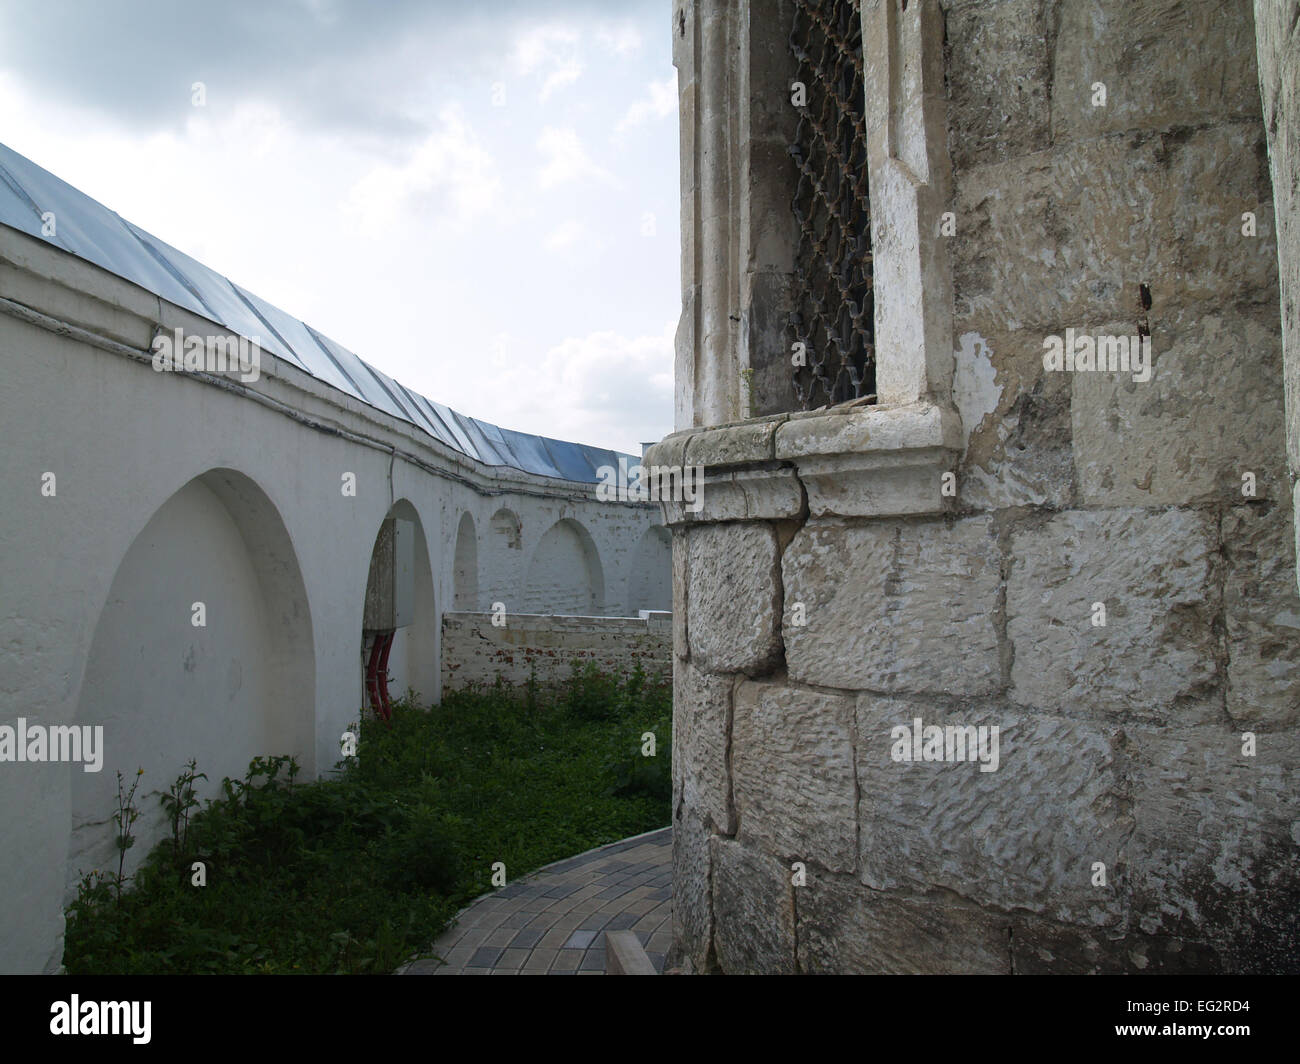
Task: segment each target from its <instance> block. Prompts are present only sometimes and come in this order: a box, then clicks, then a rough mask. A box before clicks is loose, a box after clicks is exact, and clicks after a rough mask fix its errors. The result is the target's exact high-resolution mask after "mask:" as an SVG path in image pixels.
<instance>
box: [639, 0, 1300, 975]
mask: <svg viewBox="0 0 1300 1064" xmlns="http://www.w3.org/2000/svg"><path fill="white" fill-rule="evenodd" d="M733 8H734V9H733ZM789 16H790V4H789V3H788V2H786V0H754V2H753V3H748V4H742V5H739V6H738V7H736V6H735V5H728V4H724V3H721V2H715V0H694V2H692V0H682V2H679V3H678V4H677V5H676V6H675V9H674V14H673V33H674V41H675V45H676V53H675V61H676V63H677V65H678V69H679V84H680V91H681V105H682V138H683V140H682V143H683V151H682V166H683V175H682V194H683V234H684V244H685V246H684V250H683V266H684V271H683V316H682V324H681V327H680V329H679V333H678V354H677V357H678V366H677V379H678V422H677V429H678V431H677V432H675V433H674V434H673V435H672V436H670V437H668V438H667V439H666V440H664V441H663V442H662V443H661V444H659V445H658V446H657V447H656V448H655V449H654V450H653V451H652V452H651V454H650V455H648V456H647V461H648V462H653V463H656V464H674V463H679V462H683V461H685V462H690V463H693V464H694V463H698V464H703V465H704V466H705V467H706V470H707V478H706V489H705V492H704V499H705V507H704V510H703V512H701V513H699V514H691V513H689V512H687V511H685V510H684V509H683V508H682V507H680V506H673V505H671V504H669V505H666V507H665V509H666V511H667V513H668V518H669V522H670V524H671V526H672V528H673V531H674V541H673V574H674V622H673V623H674V632H673V637H674V658H675V663H674V664H675V699H674V733H673V734H674V752H673V758H674V781H675V789H674V821H673V822H674V828H675V838H674V906H675V910H674V913H675V916H674V919H675V938H676V950H677V952H678V955H679V957H680V959H681V960H683V961H684V962H685V963H687V964H688V965H689V966H690V967H691V968H693V969H694V970H697V971H711V970H721V971H726V972H745V971H759V972H794V971H806V972H821V971H837V972H845V971H879V972H1035V971H1052V972H1075V971H1085V972H1086V971H1188V970H1192V971H1216V970H1230V971H1239V970H1266V971H1276V970H1295V969H1296V968H1297V967H1300V941H1298V939H1297V929H1296V920H1297V915H1296V914H1297V911H1298V910H1297V901H1300V859H1298V857H1297V854H1298V852H1300V797H1297V794H1296V789H1295V784H1294V781H1295V778H1296V765H1297V754H1300V733H1298V732H1297V725H1300V683H1298V682H1297V681H1298V679H1300V638H1297V636H1298V635H1300V596H1297V593H1296V579H1295V572H1294V565H1295V560H1294V553H1293V549H1292V545H1293V542H1294V538H1293V537H1294V532H1293V527H1292V516H1291V499H1290V487H1289V484H1288V480H1287V475H1286V444H1285V433H1284V416H1283V385H1282V380H1283V370H1282V358H1281V331H1280V327H1279V322H1280V314H1279V279H1278V267H1277V262H1278V258H1277V244H1276V236H1275V233H1276V228H1275V225H1274V217H1273V192H1272V186H1271V182H1270V176H1269V161H1268V156H1267V150H1266V133H1265V128H1264V124H1263V122H1262V120H1261V104H1260V88H1259V81H1258V76H1257V68H1256V61H1255V48H1256V38H1255V26H1254V20H1253V18H1252V12H1251V5H1250V3H1249V2H1247V0H1240V2H1234V3H1230V4H1223V3H1219V2H1209V0H1205V2H1201V0H1187V2H1183V3H1167V2H1157V0H1098V2H1094V3H1086V4H1084V3H1078V4H1076V3H1053V2H1047V0H1000V2H998V0H993V2H983V0H953V2H948V3H942V4H941V3H938V2H934V0H929V2H927V0H912V2H911V3H903V2H902V0H866V2H864V3H863V5H862V18H863V38H864V52H865V56H866V73H867V78H866V85H867V92H866V100H867V112H868V114H867V121H868V131H869V137H870V143H869V148H870V177H871V196H872V245H873V251H874V256H875V277H876V282H875V283H876V289H877V292H876V301H877V310H876V315H877V329H876V337H877V348H878V359H879V366H878V382H879V393H880V394H879V399H878V401H877V402H876V403H874V404H864V403H853V404H845V405H843V406H840V407H833V408H829V409H822V410H815V411H807V412H804V411H796V412H787V411H789V410H790V407H789V406H788V405H787V406H785V407H784V409H783V408H782V406H781V402H782V397H781V395H780V387H779V386H778V385H776V384H773V385H771V386H770V387H768V386H766V385H762V382H764V381H767V382H773V381H776V382H779V381H780V380H781V371H780V369H779V364H780V363H781V362H782V361H783V360H785V359H786V358H787V357H788V343H787V341H786V339H785V338H784V336H783V335H782V334H781V331H780V328H779V324H777V325H773V324H771V323H772V322H779V319H780V314H779V313H777V312H775V311H774V310H773V308H772V306H771V305H765V301H770V300H777V301H778V302H779V300H780V298H781V296H780V293H782V292H783V291H785V290H786V286H788V284H789V282H790V277H791V273H790V269H791V267H790V250H789V249H790V245H789V243H788V239H787V238H788V235H789V228H790V223H789V221H788V219H787V218H786V217H785V215H784V214H783V213H782V212H783V211H784V210H786V209H787V207H788V199H786V200H783V199H782V197H781V196H777V195H770V194H769V192H768V191H765V190H767V189H768V188H769V185H770V184H771V183H772V182H777V183H779V182H782V181H788V175H786V176H783V171H782V170H781V167H782V166H783V165H785V164H784V163H783V162H782V161H781V160H780V159H779V157H778V156H777V155H776V154H774V153H773V152H771V151H769V150H768V148H769V147H770V146H771V143H775V142H776V141H778V140H779V139H780V137H781V136H783V135H788V133H789V119H790V117H791V116H790V115H789V114H783V113H782V112H781V110H780V108H781V106H782V105H784V106H785V107H786V108H787V110H791V109H790V108H789V99H788V79H791V78H793V77H794V76H795V72H794V68H792V67H790V66H789V65H783V63H784V60H782V59H781V58H780V49H779V45H780V42H782V41H783V40H784V35H785V34H786V33H787V29H788V26H789ZM1096 83H1102V84H1104V86H1105V88H1106V102H1105V104H1104V105H1098V106H1095V105H1094V104H1093V99H1094V98H1095V95H1096V93H1095V85H1096ZM763 93H768V94H769V95H766V96H764V95H763ZM755 116H757V118H756V117H755ZM764 121H767V122H768V123H769V125H768V126H767V127H762V123H763V122H764ZM764 138H766V140H765V139H764ZM946 211H951V212H952V223H953V226H954V229H953V231H952V235H951V236H946V237H945V236H941V235H939V233H940V230H939V223H940V221H941V218H942V215H943V213H944V212H946ZM1244 212H1251V213H1252V214H1254V215H1255V217H1256V220H1257V230H1256V235H1254V236H1246V235H1244V234H1243V231H1242V226H1243V219H1242V215H1243V213H1244ZM756 234H761V235H762V239H759V238H758V237H757V236H756ZM783 234H784V235H783ZM783 241H785V242H784V243H783ZM1067 328H1074V329H1077V330H1079V331H1080V332H1089V333H1094V334H1108V335H1132V334H1143V335H1145V334H1146V333H1147V332H1148V331H1149V335H1150V341H1151V350H1152V352H1153V356H1154V372H1153V375H1152V377H1151V379H1150V380H1149V381H1147V382H1146V383H1138V382H1136V381H1134V380H1132V379H1131V376H1130V375H1128V374H1119V373H1112V372H1091V373H1089V372H1076V373H1064V372H1056V373H1053V372H1048V371H1046V370H1045V369H1044V368H1043V351H1044V346H1043V344H1044V338H1045V337H1047V336H1050V335H1064V333H1065V330H1066V329H1067ZM746 369H754V370H755V372H754V373H753V374H748V375H747V374H746V373H745V372H744V371H745V370H746ZM746 376H749V377H750V378H751V379H752V380H754V381H757V382H760V387H759V388H758V389H757V391H758V392H759V393H760V394H759V395H758V397H757V402H756V403H755V408H756V411H757V413H759V414H760V415H763V416H759V417H753V418H745V417H744V416H743V415H744V414H746V413H748V412H749V407H748V405H747V404H748V403H749V402H750V401H752V400H753V399H754V396H753V394H747V393H746V390H745V389H746V385H745V378H746ZM945 473H953V474H955V479H954V480H952V481H951V482H950V483H952V484H954V485H955V488H956V493H955V495H949V494H946V493H945V492H944V476H943V475H944V474H945ZM1246 473H1251V474H1253V475H1254V482H1255V494H1254V495H1253V496H1251V495H1249V494H1248V493H1243V484H1244V483H1245V482H1244V481H1243V474H1246ZM1098 603H1100V604H1102V606H1104V610H1105V624H1104V625H1097V624H1095V623H1094V621H1095V619H1096V618H1097V617H1098V613H1097V610H1096V604H1098ZM801 622H803V623H801ZM918 717H919V718H921V719H922V720H923V721H924V723H925V724H937V725H940V726H942V725H953V724H959V725H997V726H998V727H999V728H1000V754H1001V756H1000V763H999V766H998V768H997V770H996V771H992V772H981V771H980V770H979V766H978V765H975V764H972V763H969V762H967V763H944V762H922V763H907V762H899V761H894V760H893V759H892V758H891V729H892V728H894V727H895V726H898V725H909V726H910V724H911V722H912V721H913V719H914V718H918ZM1246 733H1251V734H1252V735H1253V737H1254V739H1253V742H1254V754H1253V756H1252V755H1250V754H1248V753H1245V752H1243V751H1244V748H1245V745H1246V743H1247V742H1248V740H1247V739H1246V738H1245V736H1246ZM796 862H801V863H802V864H803V865H804V867H805V869H806V883H805V884H804V885H801V886H800V885H794V883H793V882H792V880H793V879H795V878H797V877H796V876H795V873H794V871H792V865H794V864H795V863H796ZM1098 864H1104V866H1105V882H1104V885H1102V884H1101V882H1100V880H1099V876H1098V870H1097V866H1098Z"/></svg>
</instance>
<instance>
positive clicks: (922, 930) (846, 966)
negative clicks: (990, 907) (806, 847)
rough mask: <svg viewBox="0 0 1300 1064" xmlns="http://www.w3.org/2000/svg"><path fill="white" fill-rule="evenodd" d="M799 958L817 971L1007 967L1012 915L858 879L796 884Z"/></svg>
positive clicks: (958, 971)
mask: <svg viewBox="0 0 1300 1064" xmlns="http://www.w3.org/2000/svg"><path fill="white" fill-rule="evenodd" d="M795 890H796V895H795V896H796V899H797V905H798V910H799V965H800V968H801V969H802V970H803V971H805V972H808V973H810V974H828V975H837V974H873V975H875V974H881V975H973V974H985V975H1001V974H1007V973H1008V972H1009V970H1010V964H1009V958H1008V952H1007V925H1008V920H1007V918H1006V917H1004V916H999V915H998V914H996V913H988V912H984V911H982V910H980V909H977V908H975V907H974V906H966V905H962V906H958V905H954V904H952V903H951V902H950V901H948V900H941V899H939V898H924V899H916V900H913V899H904V898H899V897H897V896H894V895H891V894H888V893H885V892H882V891H876V890H870V889H868V888H866V887H864V886H862V884H861V883H859V882H857V881H856V880H854V879H850V878H848V877H845V876H830V875H823V874H820V873H819V874H816V875H809V877H808V883H807V885H806V886H803V887H796V888H795Z"/></svg>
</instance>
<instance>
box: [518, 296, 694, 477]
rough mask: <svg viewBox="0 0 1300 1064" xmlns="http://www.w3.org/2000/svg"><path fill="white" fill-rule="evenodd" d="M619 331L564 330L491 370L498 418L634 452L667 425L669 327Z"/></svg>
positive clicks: (666, 429)
mask: <svg viewBox="0 0 1300 1064" xmlns="http://www.w3.org/2000/svg"><path fill="white" fill-rule="evenodd" d="M675 327H676V323H675V322H668V323H667V324H666V325H665V326H664V328H663V331H662V332H660V333H658V334H651V335H647V336H623V335H621V334H619V333H617V332H612V331H603V332H593V333H588V334H587V335H586V336H570V337H567V338H566V339H564V340H562V341H561V342H560V343H558V344H556V345H555V346H554V347H552V348H551V349H550V350H548V351H547V352H546V354H545V355H544V356H543V357H542V359H541V360H540V364H538V363H535V362H534V363H516V364H515V366H514V367H513V368H512V369H509V370H507V371H506V372H505V373H502V374H500V375H499V376H498V378H497V384H496V385H495V386H494V389H493V391H494V394H495V395H496V396H498V403H499V407H498V410H497V411H495V413H496V414H497V415H498V423H499V424H502V425H508V426H510V427H511V428H515V429H520V430H522V431H525V432H536V433H540V434H542V435H546V436H554V435H556V432H557V429H558V428H559V426H557V424H556V420H555V413H554V412H555V410H557V409H563V410H564V411H565V419H564V425H563V430H562V432H563V435H564V438H566V439H572V440H582V441H585V442H589V443H601V444H604V445H605V446H611V447H617V448H619V449H620V450H624V451H628V452H630V453H632V454H640V453H641V449H640V444H642V443H646V442H649V441H650V440H658V439H661V438H663V437H664V436H665V435H667V434H668V433H669V432H671V431H672V419H673V331H674V329H675Z"/></svg>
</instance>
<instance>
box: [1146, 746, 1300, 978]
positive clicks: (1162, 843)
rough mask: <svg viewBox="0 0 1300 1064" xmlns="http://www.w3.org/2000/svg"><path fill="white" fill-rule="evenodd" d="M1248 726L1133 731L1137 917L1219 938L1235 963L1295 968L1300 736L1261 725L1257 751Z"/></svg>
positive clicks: (1169, 931)
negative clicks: (1248, 749) (1247, 743)
mask: <svg viewBox="0 0 1300 1064" xmlns="http://www.w3.org/2000/svg"><path fill="white" fill-rule="evenodd" d="M1242 730H1243V729H1240V728H1225V727H1223V726H1221V725H1217V724H1216V725H1209V726H1205V727H1197V728H1179V729H1156V728H1146V727H1133V728H1130V729H1128V731H1129V736H1130V740H1131V751H1130V753H1131V762H1132V769H1131V774H1132V801H1133V817H1134V820H1135V822H1136V829H1135V832H1134V836H1133V842H1132V846H1131V873H1130V875H1131V879H1132V884H1133V888H1132V889H1133V917H1134V924H1135V926H1137V927H1139V928H1140V929H1141V930H1142V931H1144V932H1146V933H1148V934H1165V935H1176V936H1180V937H1189V938H1199V939H1202V940H1204V939H1207V938H1208V939H1210V940H1211V941H1213V943H1214V944H1215V946H1216V948H1217V949H1218V950H1219V952H1220V953H1221V954H1222V955H1223V957H1224V966H1225V967H1226V968H1227V969H1228V970H1233V971H1281V970H1287V969H1290V970H1295V965H1296V960H1295V958H1296V956H1297V948H1298V947H1300V910H1298V909H1297V905H1296V900H1297V897H1298V896H1300V862H1298V861H1297V860H1296V853H1297V847H1300V792H1297V790H1296V787H1295V766H1296V764H1297V762H1298V760H1300V739H1298V738H1297V736H1296V734H1295V733H1294V732H1286V731H1284V732H1259V733H1257V734H1256V736H1255V744H1256V745H1255V755H1254V756H1253V757H1252V756H1246V754H1244V753H1243V738H1242Z"/></svg>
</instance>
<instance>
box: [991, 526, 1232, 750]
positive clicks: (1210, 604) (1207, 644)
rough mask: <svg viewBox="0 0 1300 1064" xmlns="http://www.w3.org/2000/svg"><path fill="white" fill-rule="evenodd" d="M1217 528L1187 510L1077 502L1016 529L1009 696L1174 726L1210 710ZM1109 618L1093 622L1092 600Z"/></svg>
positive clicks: (1214, 703) (1213, 706) (1214, 707)
mask: <svg viewBox="0 0 1300 1064" xmlns="http://www.w3.org/2000/svg"><path fill="white" fill-rule="evenodd" d="M1215 540H1216V529H1215V528H1214V525H1213V522H1212V520H1211V518H1209V517H1208V516H1206V515H1205V514H1202V513H1199V512H1196V511H1191V510H1166V511H1164V512H1160V513H1152V512H1149V511H1142V510H1114V511H1078V510H1073V511H1069V512H1067V513H1063V514H1058V515H1057V516H1055V517H1053V518H1051V519H1050V520H1048V521H1046V522H1045V523H1043V524H1041V525H1037V526H1032V527H1024V528H1021V529H1018V530H1016V531H1015V532H1014V533H1013V535H1012V537H1011V550H1010V555H1011V558H1012V559H1013V562H1012V566H1011V571H1010V574H1009V576H1008V578H1007V636H1008V638H1009V639H1010V641H1011V645H1012V649H1013V652H1014V655H1015V658H1014V663H1013V665H1012V668H1011V682H1012V690H1011V696H1012V699H1013V700H1014V701H1015V702H1017V703H1019V704H1020V705H1028V706H1036V707H1038V708H1040V709H1044V710H1058V709H1059V710H1063V711H1067V712H1071V713H1083V714H1088V715H1096V714H1103V715H1104V714H1118V715H1123V716H1125V717H1126V718H1138V719H1147V720H1153V719H1154V720H1161V721H1170V722H1176V723H1178V724H1180V725H1181V724H1187V723H1194V722H1196V721H1205V720H1210V719H1215V718H1216V717H1217V716H1218V714H1219V712H1220V705H1221V702H1220V700H1219V696H1218V693H1217V691H1216V687H1217V684H1218V682H1219V679H1220V678H1219V676H1218V671H1217V665H1216V660H1215V659H1216V653H1217V640H1216V638H1215V635H1214V628H1213V624H1214V616H1215V614H1216V612H1217V610H1218V602H1217V599H1218V594H1217V591H1216V590H1215V586H1214V584H1215V582H1214V579H1213V574H1212V556H1213V555H1214V553H1215V549H1216V543H1215ZM1096 603H1101V604H1102V605H1103V606H1104V607H1105V618H1104V619H1105V622H1106V623H1105V625H1104V626H1094V624H1093V618H1094V617H1098V618H1099V617H1100V614H1099V613H1096V612H1094V604H1096Z"/></svg>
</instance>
